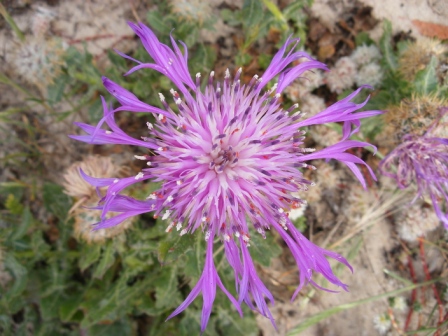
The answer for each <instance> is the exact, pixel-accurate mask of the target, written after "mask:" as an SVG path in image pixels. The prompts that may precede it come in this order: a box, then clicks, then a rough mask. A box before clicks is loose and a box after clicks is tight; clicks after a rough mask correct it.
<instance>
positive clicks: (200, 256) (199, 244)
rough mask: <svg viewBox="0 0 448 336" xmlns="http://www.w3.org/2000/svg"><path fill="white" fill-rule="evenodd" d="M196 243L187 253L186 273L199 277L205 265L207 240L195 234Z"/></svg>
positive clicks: (189, 275) (194, 277)
mask: <svg viewBox="0 0 448 336" xmlns="http://www.w3.org/2000/svg"><path fill="white" fill-rule="evenodd" d="M195 236H196V238H195V243H194V244H193V247H192V249H191V250H190V251H188V252H187V253H186V254H185V257H186V258H185V259H186V260H185V263H184V264H183V266H184V273H185V275H186V276H187V277H191V278H193V279H199V277H200V276H201V274H202V269H203V267H204V259H205V258H204V257H205V240H204V239H202V237H201V236H200V235H195Z"/></svg>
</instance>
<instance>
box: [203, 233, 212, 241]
mask: <svg viewBox="0 0 448 336" xmlns="http://www.w3.org/2000/svg"><path fill="white" fill-rule="evenodd" d="M210 234H211V233H210V231H207V232H206V233H205V237H204V238H205V241H207V240H209V238H210Z"/></svg>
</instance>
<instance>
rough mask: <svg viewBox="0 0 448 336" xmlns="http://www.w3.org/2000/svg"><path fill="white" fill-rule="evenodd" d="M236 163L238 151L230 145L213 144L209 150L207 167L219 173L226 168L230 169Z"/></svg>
mask: <svg viewBox="0 0 448 336" xmlns="http://www.w3.org/2000/svg"><path fill="white" fill-rule="evenodd" d="M237 164H238V153H237V152H235V151H234V149H233V148H232V146H224V145H223V144H214V145H213V147H212V151H211V152H210V163H209V168H210V169H213V170H215V171H216V173H218V174H221V173H222V172H224V171H225V170H226V169H231V168H233V167H235V166H236V165H237Z"/></svg>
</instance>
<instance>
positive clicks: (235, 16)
mask: <svg viewBox="0 0 448 336" xmlns="http://www.w3.org/2000/svg"><path fill="white" fill-rule="evenodd" d="M220 14H221V18H222V19H223V21H224V22H226V24H228V25H229V26H238V25H239V24H241V23H242V21H241V17H242V16H241V12H240V11H231V10H230V9H228V8H224V9H223V10H221V13H220Z"/></svg>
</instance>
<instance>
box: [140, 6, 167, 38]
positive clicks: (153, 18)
mask: <svg viewBox="0 0 448 336" xmlns="http://www.w3.org/2000/svg"><path fill="white" fill-rule="evenodd" d="M164 17H165V15H163V14H162V13H160V12H159V11H157V10H154V11H149V12H148V14H146V20H147V21H148V23H149V26H150V27H151V28H154V29H155V30H157V31H158V32H160V33H163V34H169V32H170V31H171V29H173V27H171V26H169V25H167V24H166V21H165V20H163V18H164Z"/></svg>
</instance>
